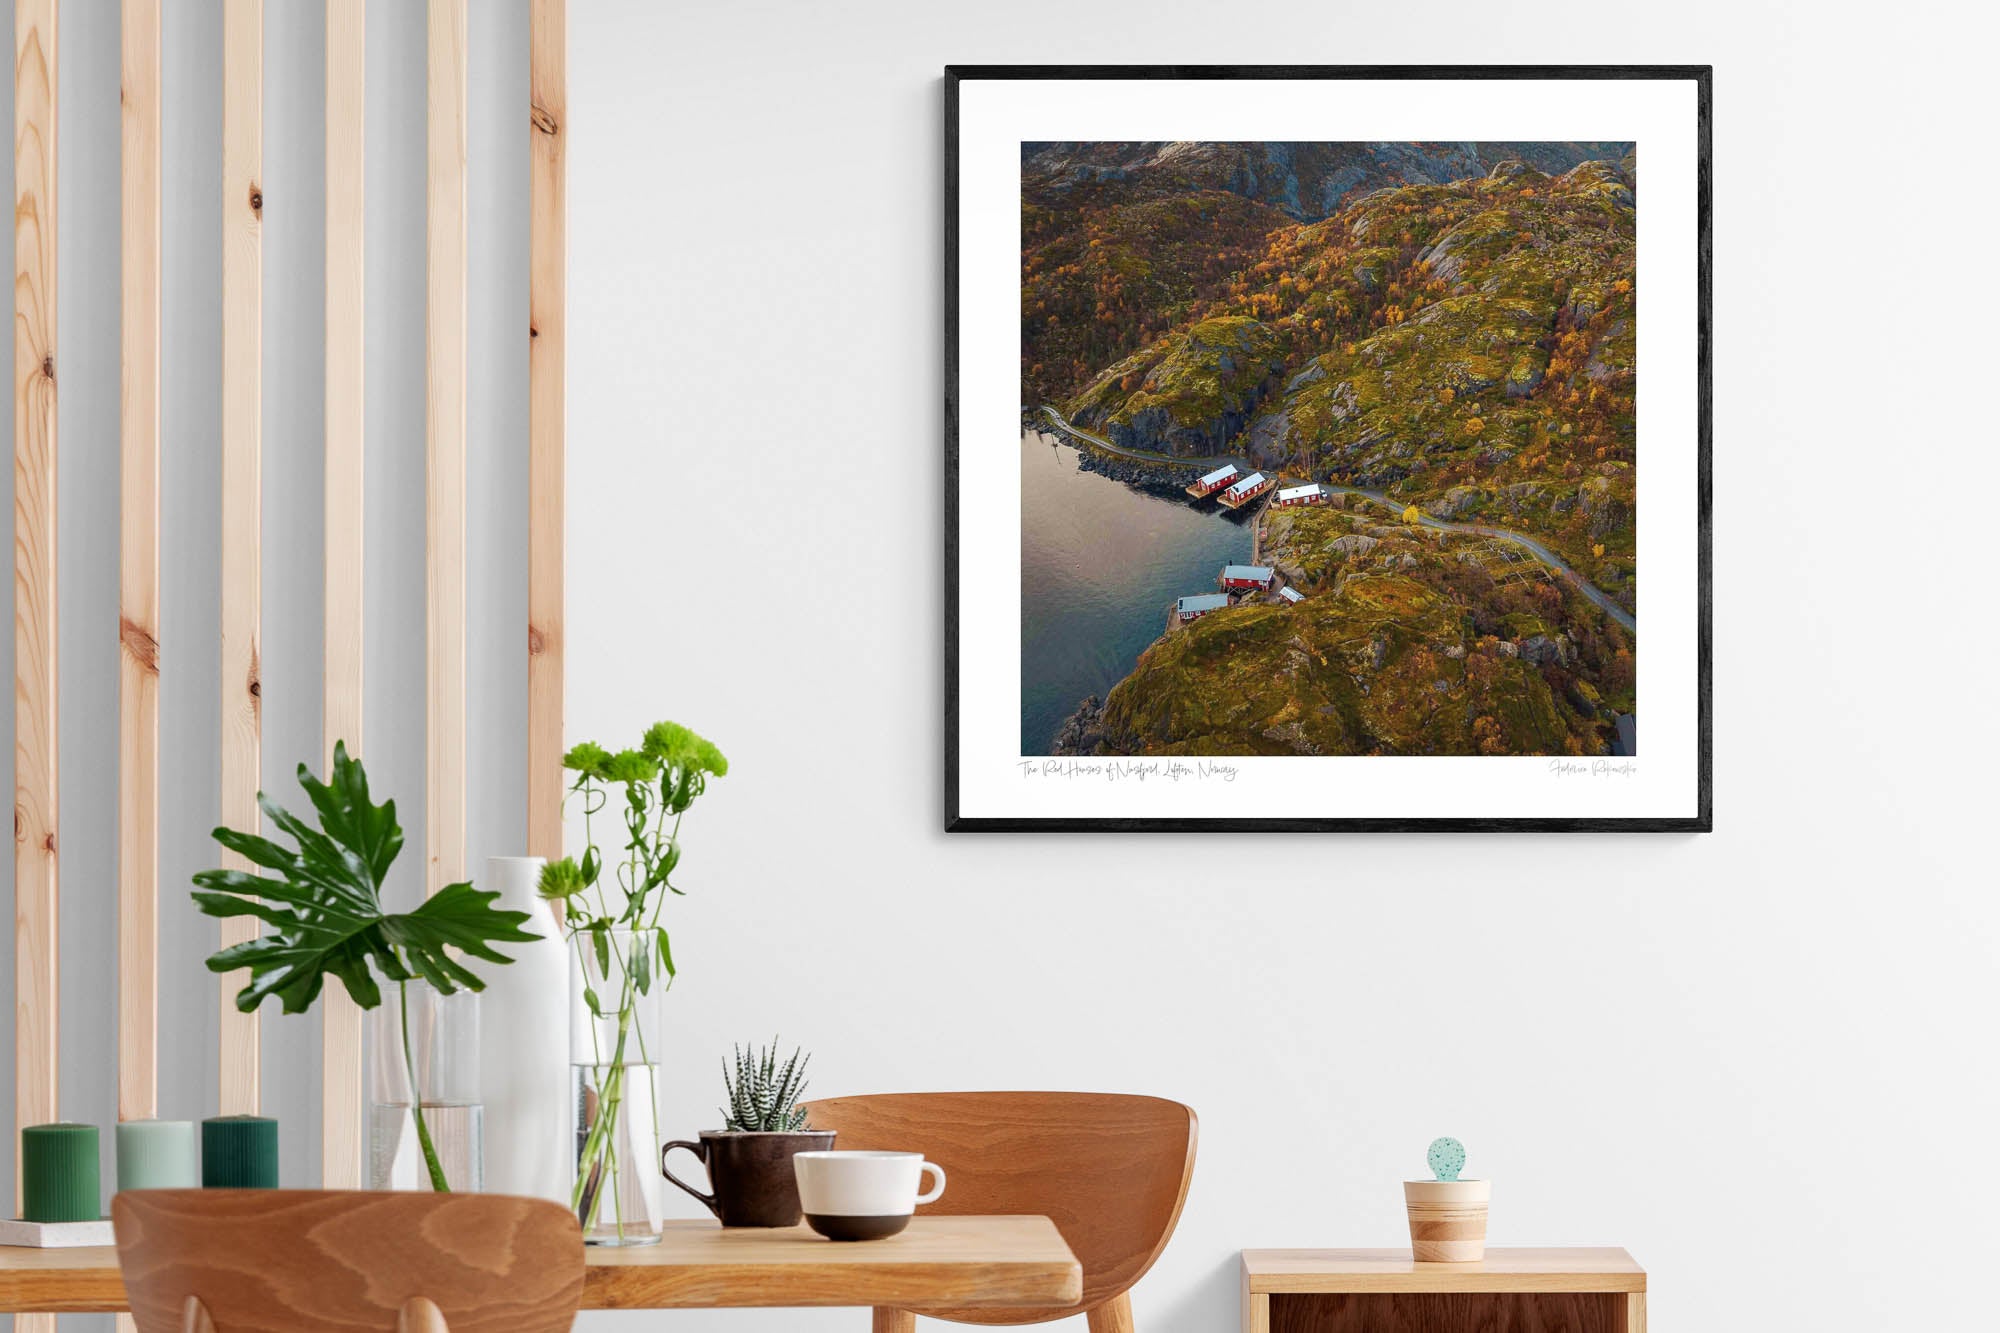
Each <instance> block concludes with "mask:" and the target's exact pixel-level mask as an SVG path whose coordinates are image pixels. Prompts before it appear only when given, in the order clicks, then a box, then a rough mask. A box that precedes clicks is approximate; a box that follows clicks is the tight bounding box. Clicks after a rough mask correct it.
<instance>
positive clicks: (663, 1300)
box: [0, 1216, 1083, 1314]
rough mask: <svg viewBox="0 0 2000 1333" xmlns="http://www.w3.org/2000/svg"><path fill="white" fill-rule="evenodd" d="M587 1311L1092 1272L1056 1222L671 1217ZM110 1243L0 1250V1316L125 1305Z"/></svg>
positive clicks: (920, 1301)
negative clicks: (830, 1232) (845, 1232)
mask: <svg viewBox="0 0 2000 1333" xmlns="http://www.w3.org/2000/svg"><path fill="white" fill-rule="evenodd" d="M586 1261H587V1267H586V1270H585V1279H584V1286H583V1308H584V1309H586V1310H668V1309H723V1308H729V1307H746V1306H811V1305H819V1306H826V1305H846V1306H884V1307H893V1308H896V1309H902V1310H924V1309H942V1308H952V1307H957V1308H971V1307H989V1306H990V1307H995V1308H1004V1307H1007V1306H1051V1305H1074V1304H1075V1303H1076V1302H1077V1301H1079V1300H1080V1299H1082V1296H1083V1269H1082V1267H1081V1265H1079V1264H1078V1263H1077V1260H1076V1256H1075V1255H1074V1254H1072V1253H1071V1252H1070V1248H1069V1246H1068V1245H1067V1244H1065V1243H1064V1241H1063V1238H1062V1233H1061V1232H1059V1231H1057V1230H1056V1227H1055V1223H1053V1222H1051V1221H1049V1219H1048V1218H1046V1217H1031V1216H1008V1217H917V1218H913V1219H912V1220H911V1222H910V1225H909V1229H908V1230H906V1231H904V1232H902V1233H901V1234H900V1235H896V1236H890V1237H888V1238H887V1239H884V1240H873V1241H862V1242H855V1243H849V1244H839V1243H836V1242H833V1241H829V1240H825V1239H822V1238H821V1237H819V1236H817V1235H815V1234H813V1232H811V1231H810V1230H808V1229H806V1228H805V1227H803V1226H797V1227H782V1228H776V1229H770V1230H765V1229H760V1228H740V1229H732V1230H724V1229H723V1228H721V1227H719V1226H717V1225H716V1224H715V1223H713V1222H681V1221H675V1222H669V1223H667V1225H666V1229H665V1231H664V1232H663V1233H662V1235H661V1237H660V1243H659V1244H657V1245H637V1246H632V1247H629V1248H625V1249H608V1248H598V1247H592V1248H591V1249H590V1250H589V1251H588V1253H587V1255H586ZM125 1308H126V1307H125V1284H124V1282H123V1281H122V1280H120V1278H119V1276H118V1252H117V1250H115V1249H113V1248H112V1247H110V1246H97V1247H92V1248H88V1249H70V1250H34V1249H18V1248H9V1247H0V1313H6V1314H28V1313H51V1314H87V1313H117V1312H122V1311H123V1310H124V1309H125Z"/></svg>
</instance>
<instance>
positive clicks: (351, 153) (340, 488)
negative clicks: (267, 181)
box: [320, 0, 368, 1189]
mask: <svg viewBox="0 0 2000 1333" xmlns="http://www.w3.org/2000/svg"><path fill="white" fill-rule="evenodd" d="M367 11H368V4H367V0H327V4H326V486H325V491H326V497H325V500H326V572H325V598H324V606H325V612H324V614H325V633H324V635H323V638H324V642H325V650H324V668H323V670H324V677H323V679H322V682H321V693H322V702H321V711H320V718H321V751H322V753H323V755H324V757H325V762H326V764H327V767H328V768H329V769H331V768H332V766H333V748H334V745H335V743H336V742H343V741H344V742H345V743H346V745H347V751H348V753H349V754H353V755H357V756H358V755H359V754H360V753H361V718H362V682H363V676H362V645H363V642H364V638H365V631H366V628H367V621H366V617H365V616H364V614H363V610H362V588H363V580H364V575H365V572H366V566H365V565H364V563H363V555H364V541H363V528H364V524H363V515H364V503H363V495H364V493H363V489H362V486H363V480H364V475H365V474H364V467H363V458H364V454H365V437H366V429H365V421H366V417H365V415H364V408H365V406H366V390H367V376H366V371H365V360H366V358H365V355H364V351H365V338H366V333H367V328H366V308H367V290H366V278H367V273H366V266H365V265H366V244H365V233H366V215H365V212H364V207H363V206H364V201H365V199H366V194H365V185H366V171H365V163H364V159H363V143H364V139H365V133H364V131H365V129H366V124H367V105H368V102H367V40H366V39H367V19H368V12H367ZM322 994H323V995H324V996H325V999H324V1000H323V1001H322V1008H321V1012H320V1022H321V1035H320V1184H322V1185H324V1186H326V1187H327V1188H328V1189H358V1188H359V1187H360V1186H361V1185H362V1184H363V1183H364V1182H363V1179H362V1177H363V1173H364V1171H365V1170H366V1160H367V1158H366V1152H367V1133H368V1131H367V1121H366V1108H365V1107H364V1106H363V1104H362V1097H363V1088H364V1082H363V1066H362V1046H361V1040H362V1037H361V1034H362V1020H361V1010H360V1008H359V1007H358V1006H357V1005H356V1004H355V1003H354V1001H353V1000H351V999H349V998H348V995H347V990H346V988H345V987H343V986H329V987H327V988H326V990H325V991H324V992H322Z"/></svg>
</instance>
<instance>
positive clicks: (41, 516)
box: [14, 0, 61, 1333]
mask: <svg viewBox="0 0 2000 1333" xmlns="http://www.w3.org/2000/svg"><path fill="white" fill-rule="evenodd" d="M56 68H57V66H56V0H17V3H16V4H15V6H14V1119H15V1122H16V1124H17V1125H29V1124H37V1123H42V1122H46V1121H50V1120H54V1119H56V1118H57V1106H58V1104H59V1103H58V1099H57V1096H56V1073H57V1069H58V1058H59V1057H58V1047H57V1006H58V1002H59V997H60V993H61V990H60V979H59V977H58V973H57V939H56V932H57V921H58V913H57V882H56V880H57V875H56V829H57V818H56V813H57V812H56V793H57V790H58V788H57V785H56V364H55V350H56ZM19 1142H20V1139H19V1136H18V1135H17V1136H16V1138H15V1143H16V1145H17V1147H16V1151H17V1153H18V1151H19V1148H18V1144H19ZM20 1179H21V1173H20V1170H19V1158H18V1157H17V1158H16V1169H15V1172H14V1180H15V1188H16V1191H17V1194H18V1190H19V1187H20ZM17 1201H18V1199H17ZM55 1326H56V1321H55V1316H54V1315H48V1314H24V1315H20V1316H18V1317H16V1319H15V1320H14V1327H15V1329H16V1330H17V1333H55Z"/></svg>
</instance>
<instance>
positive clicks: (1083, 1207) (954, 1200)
mask: <svg viewBox="0 0 2000 1333" xmlns="http://www.w3.org/2000/svg"><path fill="white" fill-rule="evenodd" d="M806 1109H807V1111H808V1113H809V1117H810V1123H811V1124H812V1126H813V1128H815V1129H831V1130H833V1131H835V1135H836V1137H835V1138H834V1142H833V1146H834V1147H835V1148H836V1149H839V1148H859V1149H876V1150H902V1151H909V1152H921V1153H923V1155H924V1156H925V1157H927V1158H929V1159H930V1160H931V1161H933V1162H936V1163H937V1164H938V1165H939V1166H941V1167H943V1168H944V1171H945V1176H946V1185H945V1191H944V1197H943V1198H942V1199H940V1200H938V1202H936V1203H935V1204H928V1205H926V1206H925V1208H924V1210H923V1211H925V1212H930V1213H953V1214H958V1213H1041V1214H1044V1215H1045V1216H1047V1217H1049V1218H1050V1219H1052V1220H1053V1221H1054V1222H1055V1224H1056V1227H1057V1229H1059V1230H1060V1231H1061V1232H1062V1234H1063V1239H1064V1240H1065V1241H1067V1242H1069V1247H1070V1249H1071V1250H1073V1251H1075V1253H1076V1257H1077V1259H1078V1260H1079V1261H1080V1262H1081V1263H1082V1265H1083V1300H1082V1302H1081V1303H1080V1304H1079V1305H1074V1306H1070V1307H1068V1308H1065V1309H1046V1310H1043V1309H1028V1310H926V1311H924V1313H925V1314H929V1315H935V1316H937V1317H938V1318H943V1319H953V1320H957V1321H959V1322H960V1323H968V1324H1027V1323H1039V1322H1041V1321H1043V1320H1047V1319H1059V1318H1062V1317H1064V1316H1066V1315H1073V1314H1077V1313H1079V1312H1080V1311H1087V1310H1093V1309H1095V1308H1096V1307H1098V1306H1099V1305H1102V1304H1103V1303H1104V1302H1106V1301H1108V1300H1110V1299H1112V1298H1113V1297H1115V1296H1119V1295H1122V1294H1123V1293H1124V1292H1125V1291H1126V1290H1127V1289H1129V1288H1130V1287H1131V1285H1132V1284H1133V1283H1134V1282H1137V1281H1138V1280H1139V1279H1140V1278H1141V1277H1143V1276H1144V1275H1145V1272H1146V1270H1147V1269H1149V1268H1151V1267H1152V1266H1153V1261H1154V1260H1155V1259H1157V1258H1159V1255H1160V1251H1161V1250H1163V1249H1165V1248H1166V1245H1167V1240H1168V1238H1169V1237H1170V1236H1172V1235H1173V1234H1174V1224H1175V1223H1176V1222H1178V1221H1179V1220H1180V1215H1181V1204H1182V1203H1183V1202H1185V1201H1186V1199H1187V1190H1188V1181H1189V1179H1190V1178H1191V1177H1192V1176H1193V1174H1194V1149H1195V1116H1194V1112H1193V1111H1192V1110H1190V1109H1188V1108H1187V1107H1185V1106H1183V1105H1181V1104H1180V1103H1179V1102H1170V1101H1166V1100H1164V1099H1162V1098H1159V1097H1131V1096H1123V1095H1119V1094H1115V1093H1091V1092H913V1093H892V1094H887V1095H882V1096H872V1097H830V1098H827V1099H826V1100H824V1101H817V1102H813V1103H811V1104H810V1105H809V1106H808V1107H807V1108H806Z"/></svg>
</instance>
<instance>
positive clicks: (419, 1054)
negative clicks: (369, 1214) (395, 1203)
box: [368, 978, 486, 1190]
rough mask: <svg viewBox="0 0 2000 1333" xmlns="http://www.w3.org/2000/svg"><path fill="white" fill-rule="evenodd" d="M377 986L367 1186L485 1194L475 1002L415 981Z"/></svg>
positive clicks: (372, 1031)
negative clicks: (378, 1002) (413, 1087)
mask: <svg viewBox="0 0 2000 1333" xmlns="http://www.w3.org/2000/svg"><path fill="white" fill-rule="evenodd" d="M378 984H380V985H381V987H382V1003H381V1005H380V1006H378V1007H377V1008H375V1009H373V1010H371V1011H370V1013H369V1043H368V1045H369V1060H368V1065H369V1080H368V1083H369V1089H370V1091H369V1098H368V1100H369V1106H368V1187H369V1188H370V1189H378V1190H427V1189H436V1188H438V1186H439V1183H440V1182H442V1183H443V1184H444V1186H445V1187H446V1188H448V1189H452V1190H479V1189H483V1188H485V1184H486V1179H485V1177H486V1167H485V1117H486V1108H485V1106H484V1104H483V1103H482V1102H481V1100H480V1090H479V996H478V995H476V994H474V993H473V992H471V991H463V990H462V991H459V992H457V993H456V994H453V995H440V994H438V992H436V991H434V990H432V989H431V988H430V987H429V986H428V985H425V984H424V983H423V982H420V981H411V982H405V983H402V984H401V985H399V984H398V983H396V982H393V981H380V979H379V978H378ZM413 1072H414V1075H415V1081H416V1091H417V1094H418V1095H416V1096H415V1097H413V1096H412V1095H411V1077H412V1073H413ZM413 1106H414V1107H415V1108H416V1110H413V1109H412V1107H413ZM417 1111H421V1112H422V1114H421V1117H420V1116H419V1115H418V1114H417Z"/></svg>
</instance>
